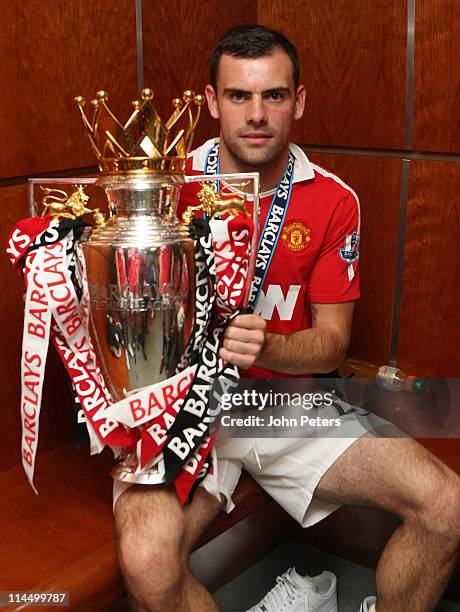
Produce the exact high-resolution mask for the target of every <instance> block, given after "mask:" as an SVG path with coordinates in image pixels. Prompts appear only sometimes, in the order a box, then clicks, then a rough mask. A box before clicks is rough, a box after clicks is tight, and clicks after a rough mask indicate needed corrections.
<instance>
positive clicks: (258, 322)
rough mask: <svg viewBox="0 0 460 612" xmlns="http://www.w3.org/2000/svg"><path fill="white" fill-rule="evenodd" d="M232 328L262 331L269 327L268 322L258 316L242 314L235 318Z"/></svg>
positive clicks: (231, 324)
mask: <svg viewBox="0 0 460 612" xmlns="http://www.w3.org/2000/svg"><path fill="white" fill-rule="evenodd" d="M230 327H242V328H244V329H262V330H264V329H265V328H266V327H267V323H266V321H264V319H262V317H260V316H259V315H256V314H242V315H238V316H237V317H235V318H234V319H233V320H232V322H231V323H230Z"/></svg>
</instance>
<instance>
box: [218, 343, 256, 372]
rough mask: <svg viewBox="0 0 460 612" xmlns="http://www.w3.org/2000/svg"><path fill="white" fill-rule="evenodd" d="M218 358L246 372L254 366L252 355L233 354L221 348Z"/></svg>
mask: <svg viewBox="0 0 460 612" xmlns="http://www.w3.org/2000/svg"><path fill="white" fill-rule="evenodd" d="M219 357H220V358H221V359H223V360H224V361H227V362H228V363H233V364H234V365H236V366H238V367H239V368H241V369H243V370H246V369H247V368H250V367H251V366H253V365H254V356H253V355H241V354H240V353H233V352H232V351H228V350H227V349H226V348H225V347H222V348H221V349H220V351H219Z"/></svg>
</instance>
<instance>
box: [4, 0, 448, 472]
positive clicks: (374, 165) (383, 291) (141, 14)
mask: <svg viewBox="0 0 460 612" xmlns="http://www.w3.org/2000/svg"><path fill="white" fill-rule="evenodd" d="M0 7H1V9H2V20H1V23H0V53H1V59H0V77H1V82H2V95H1V97H0V142H1V143H2V146H1V148H0V222H1V226H0V231H1V239H2V244H4V241H5V238H6V235H7V233H8V231H9V229H10V228H11V226H12V225H13V223H14V221H15V220H17V219H19V218H21V217H23V216H25V215H26V214H27V204H26V202H27V195H26V180H27V177H30V176H39V175H44V174H49V175H50V176H60V175H61V176H62V175H63V174H64V173H65V174H67V175H77V176H78V174H80V173H81V172H82V171H83V170H86V171H87V170H88V168H89V167H91V166H93V165H94V160H93V157H92V154H91V151H90V148H89V146H88V143H87V141H86V138H85V136H84V132H83V129H82V126H81V122H80V118H79V115H78V113H77V111H76V110H75V107H74V103H73V97H74V96H75V95H77V94H83V95H85V96H86V97H88V98H89V97H91V96H92V95H93V94H94V92H95V91H96V90H97V89H101V88H103V89H106V90H108V92H109V95H110V100H111V104H112V105H113V108H114V110H115V112H116V113H118V114H119V115H120V116H121V117H122V118H124V117H127V115H128V113H129V109H130V105H129V103H130V101H131V100H132V99H134V98H135V97H137V91H138V87H139V86H140V85H141V84H142V83H144V84H145V85H146V86H151V87H152V88H153V89H154V90H155V91H156V92H157V98H158V99H159V100H160V102H159V105H160V108H162V109H163V111H164V112H165V109H166V108H167V107H168V106H169V100H170V99H171V98H173V97H175V96H176V95H177V94H178V93H180V92H181V91H182V90H183V89H186V88H190V87H191V88H195V89H196V90H201V91H202V89H203V87H204V84H205V83H206V82H207V80H208V56H209V52H210V50H211V48H212V46H213V44H214V42H215V41H216V39H217V38H218V37H219V36H220V35H221V34H222V33H223V32H224V31H225V30H226V29H227V28H228V27H231V26H232V25H236V24H238V23H250V22H259V23H262V24H265V25H268V26H272V27H275V28H278V29H281V30H283V31H284V32H285V33H286V34H287V36H288V37H290V38H291V39H292V41H293V42H294V43H295V44H296V45H297V47H298V49H299V53H300V56H301V62H302V66H303V68H302V78H303V81H304V83H305V84H306V86H307V90H308V102H307V113H306V116H305V118H304V119H303V120H302V121H301V122H300V123H299V125H298V126H297V130H296V132H295V134H294V139H295V140H296V141H297V142H299V143H300V144H302V145H303V146H304V147H305V149H306V150H307V152H308V155H309V157H310V158H311V159H312V160H313V161H315V162H318V163H320V164H321V165H324V166H326V167H328V168H329V169H330V170H332V171H335V172H337V174H339V175H340V176H341V177H342V178H343V179H344V180H346V181H348V182H349V183H350V184H351V185H352V186H353V187H354V188H355V189H356V191H357V192H358V193H359V195H360V197H361V202H362V213H363V241H362V260H361V269H362V289H363V298H362V300H361V302H360V303H359V305H358V307H357V311H356V317H355V327H354V334H353V341H352V346H351V349H350V352H351V353H352V354H353V355H354V356H356V357H362V358H365V359H368V360H372V361H375V362H378V363H386V362H389V361H390V360H393V361H394V362H397V363H398V364H399V365H401V366H402V367H404V368H407V369H408V370H410V371H411V372H413V373H415V374H418V375H421V376H428V375H431V376H436V375H452V376H453V375H458V373H459V370H460V363H459V361H460V360H459V358H458V349H457V347H456V343H455V341H454V338H455V337H456V335H457V334H458V332H459V330H460V319H459V312H460V303H459V291H458V288H457V286H456V276H457V274H458V270H459V254H458V253H459V242H458V235H459V225H458V218H459V215H460V210H459V208H460V204H459V197H458V193H459V187H460V178H459V176H460V172H459V161H460V118H459V114H458V109H457V107H458V96H459V72H460V68H459V65H460V62H459V51H458V44H456V41H458V38H459V33H460V32H459V28H460V26H459V23H460V21H459V16H460V0H407V1H405V0H367V1H366V2H359V3H350V2H347V1H346V0H321V2H311V0H290V1H289V2H281V1H280V0H234V1H233V2H227V1H226V0H201V1H200V2H199V3H196V2H192V0H168V2H166V1H164V0H155V1H153V0H118V1H117V2H107V1H105V0H91V1H90V0H79V2H74V1H73V0H61V2H53V1H52V0H45V1H43V0H42V1H40V2H39V1H38V0H24V1H23V2H18V1H14V0H13V1H11V0H0ZM414 7H415V11H414V10H413V9H414ZM412 25H413V26H414V27H413V28H412ZM412 32H414V35H413V37H412ZM217 130H218V126H217V124H215V123H214V122H212V121H211V120H208V121H202V123H201V127H200V131H199V132H198V134H197V137H196V142H197V143H198V142H200V141H201V140H203V139H204V138H206V137H208V136H211V135H213V134H216V133H217ZM0 282H1V283H2V285H3V291H2V292H1V296H0V304H1V312H2V318H3V320H2V323H3V325H2V326H1V328H0V343H1V346H2V349H3V350H2V355H1V358H0V372H1V374H2V380H3V389H4V392H3V395H2V397H3V402H4V405H5V406H6V408H4V410H3V424H4V427H6V428H7V430H8V435H7V436H6V437H5V441H4V444H3V445H2V451H3V452H2V453H1V455H0V469H2V468H5V467H7V466H10V465H13V464H16V463H18V462H19V460H20V458H19V433H20V423H19V396H20V392H19V362H20V341H21V319H22V297H21V296H22V287H21V282H20V279H18V277H17V276H16V274H15V273H14V271H13V270H12V269H11V266H10V264H9V263H8V262H7V260H6V257H5V256H2V257H1V258H0ZM399 305H400V309H399ZM64 379H65V376H64V372H63V370H62V368H61V366H60V365H59V364H58V363H57V360H56V359H55V357H54V355H51V356H50V367H49V369H48V373H47V387H46V392H45V400H44V404H43V418H42V431H43V435H42V437H41V447H40V450H41V451H43V450H46V449H49V448H52V447H54V446H56V445H57V444H58V443H59V442H61V441H62V440H63V439H69V438H70V437H71V435H72V434H71V429H72V428H71V418H70V404H69V395H68V392H67V386H66V383H65V381H64Z"/></svg>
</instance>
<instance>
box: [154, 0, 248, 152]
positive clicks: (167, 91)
mask: <svg viewBox="0 0 460 612" xmlns="http://www.w3.org/2000/svg"><path fill="white" fill-rule="evenodd" d="M256 21H257V2H256V1H255V0H234V1H233V2H226V1H225V0H202V1H201V2H199V4H197V3H196V1H194V0H171V1H169V2H166V1H165V0H162V1H161V2H159V1H158V2H150V1H148V0H147V1H146V0H144V2H143V3H142V23H143V41H144V82H145V85H146V87H151V88H152V89H154V90H155V91H156V92H158V96H157V99H158V109H159V110H160V114H161V116H162V117H168V116H169V115H170V114H171V109H172V106H171V100H172V99H173V98H175V97H176V96H178V95H181V94H182V92H183V91H184V89H194V90H195V91H196V92H199V93H204V86H205V85H206V84H207V83H209V58H210V55H211V52H212V50H213V48H214V46H215V44H216V43H217V41H218V39H219V38H220V37H221V36H222V35H223V34H224V32H225V31H226V30H228V29H229V28H231V27H233V26H235V25H238V24H243V23H256ZM218 134H219V125H218V122H217V121H216V120H214V119H212V118H211V117H210V115H209V112H208V110H207V108H206V107H204V108H203V113H202V117H201V119H200V123H199V125H198V129H197V132H196V135H195V141H194V142H195V144H196V145H198V144H201V143H202V142H203V141H204V140H206V139H207V138H211V137H212V136H217V135H218Z"/></svg>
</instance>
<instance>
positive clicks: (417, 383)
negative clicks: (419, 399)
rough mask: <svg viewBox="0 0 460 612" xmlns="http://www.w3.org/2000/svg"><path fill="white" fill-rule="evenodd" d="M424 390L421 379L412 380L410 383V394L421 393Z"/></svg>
mask: <svg viewBox="0 0 460 612" xmlns="http://www.w3.org/2000/svg"><path fill="white" fill-rule="evenodd" d="M424 389H425V381H424V380H422V379H421V378H414V380H413V381H412V392H413V393H421V392H422V391H423V390H424Z"/></svg>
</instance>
